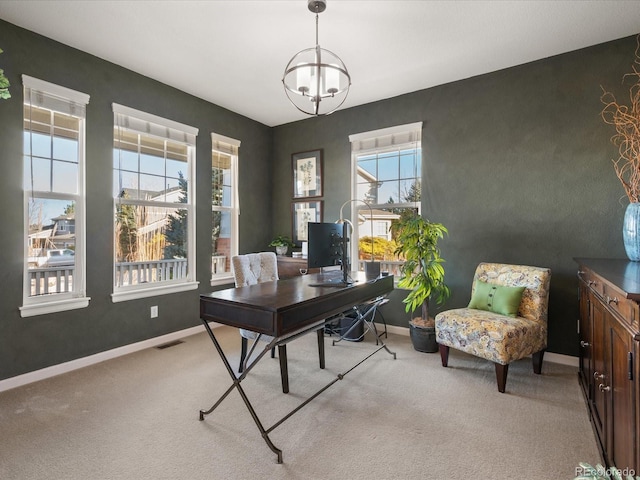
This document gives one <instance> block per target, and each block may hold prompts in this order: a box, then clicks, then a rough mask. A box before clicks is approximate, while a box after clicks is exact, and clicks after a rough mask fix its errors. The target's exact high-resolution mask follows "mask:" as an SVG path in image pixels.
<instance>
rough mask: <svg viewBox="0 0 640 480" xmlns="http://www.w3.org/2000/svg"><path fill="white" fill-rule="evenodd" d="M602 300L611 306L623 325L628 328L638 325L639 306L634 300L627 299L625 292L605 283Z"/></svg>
mask: <svg viewBox="0 0 640 480" xmlns="http://www.w3.org/2000/svg"><path fill="white" fill-rule="evenodd" d="M603 287H604V288H603V294H602V299H603V301H604V303H605V304H607V305H608V306H609V308H610V309H611V310H613V311H614V312H615V313H617V316H618V317H619V318H618V320H620V321H621V322H622V323H623V324H626V325H628V326H630V327H631V326H637V325H638V304H637V303H636V302H634V301H633V300H629V299H628V298H625V297H626V295H625V293H624V292H623V291H621V290H619V289H617V288H615V287H614V286H613V285H610V284H609V283H606V282H605V283H603Z"/></svg>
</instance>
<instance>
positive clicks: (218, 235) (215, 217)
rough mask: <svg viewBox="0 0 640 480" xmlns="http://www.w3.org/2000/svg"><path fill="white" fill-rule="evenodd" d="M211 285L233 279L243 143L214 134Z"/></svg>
mask: <svg viewBox="0 0 640 480" xmlns="http://www.w3.org/2000/svg"><path fill="white" fill-rule="evenodd" d="M211 145H212V152H211V215H212V219H211V284H212V285H214V284H217V283H228V282H229V280H230V279H232V278H233V275H232V272H231V257H232V256H234V255H237V254H238V212H239V208H238V148H239V147H240V142H239V141H238V140H234V139H232V138H227V137H223V136H222V135H218V134H215V133H212V134H211Z"/></svg>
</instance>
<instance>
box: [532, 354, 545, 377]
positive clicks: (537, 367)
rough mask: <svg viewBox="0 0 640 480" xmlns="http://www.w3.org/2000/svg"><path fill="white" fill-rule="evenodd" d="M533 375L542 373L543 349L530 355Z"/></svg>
mask: <svg viewBox="0 0 640 480" xmlns="http://www.w3.org/2000/svg"><path fill="white" fill-rule="evenodd" d="M531 358H532V360H533V373H535V374H538V375H540V374H541V373H542V359H543V358H544V349H543V350H540V351H539V352H536V353H534V354H533V355H532V357H531Z"/></svg>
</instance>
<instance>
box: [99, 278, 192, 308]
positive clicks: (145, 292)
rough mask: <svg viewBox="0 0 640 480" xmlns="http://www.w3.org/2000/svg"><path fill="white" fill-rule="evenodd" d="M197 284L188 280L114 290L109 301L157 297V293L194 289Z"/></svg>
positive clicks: (163, 293) (116, 301) (165, 293)
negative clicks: (185, 281) (186, 281)
mask: <svg viewBox="0 0 640 480" xmlns="http://www.w3.org/2000/svg"><path fill="white" fill-rule="evenodd" d="M198 284H199V282H188V283H179V284H171V285H158V286H155V287H145V288H135V289H131V290H125V291H120V292H114V293H112V294H111V301H112V302H113V303H118V302H126V301H128V300H137V299H139V298H148V297H157V296H158V295H167V294H170V293H178V292H186V291H188V290H196V289H197V288H198Z"/></svg>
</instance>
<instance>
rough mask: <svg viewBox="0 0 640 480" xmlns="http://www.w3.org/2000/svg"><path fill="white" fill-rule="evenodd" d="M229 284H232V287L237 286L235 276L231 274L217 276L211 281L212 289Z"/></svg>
mask: <svg viewBox="0 0 640 480" xmlns="http://www.w3.org/2000/svg"><path fill="white" fill-rule="evenodd" d="M228 284H232V285H233V284H235V281H234V279H233V275H231V274H229V275H224V276H215V277H213V278H212V279H211V286H212V287H217V286H219V285H228Z"/></svg>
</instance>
